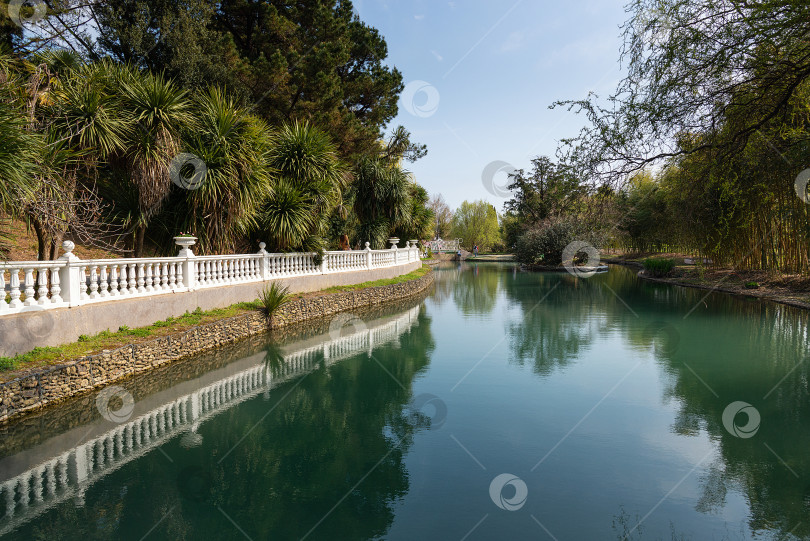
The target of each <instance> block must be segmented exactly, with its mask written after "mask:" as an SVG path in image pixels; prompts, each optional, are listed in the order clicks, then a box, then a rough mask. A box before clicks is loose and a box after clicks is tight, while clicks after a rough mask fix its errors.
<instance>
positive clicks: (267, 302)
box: [259, 282, 290, 324]
mask: <svg viewBox="0 0 810 541" xmlns="http://www.w3.org/2000/svg"><path fill="white" fill-rule="evenodd" d="M289 292H290V288H288V287H287V286H283V287H282V286H281V285H279V283H278V282H273V283H272V284H271V285H270V287H267V286H265V287H264V289H263V290H262V292H261V293H259V311H260V312H261V313H262V314H264V317H265V318H267V323H268V324H270V323H271V322H272V320H273V315H274V314H275V313H276V312H278V310H279V309H280V308H281V307H282V306H284V305H285V304H287V303H288V302H289V301H290V297H289Z"/></svg>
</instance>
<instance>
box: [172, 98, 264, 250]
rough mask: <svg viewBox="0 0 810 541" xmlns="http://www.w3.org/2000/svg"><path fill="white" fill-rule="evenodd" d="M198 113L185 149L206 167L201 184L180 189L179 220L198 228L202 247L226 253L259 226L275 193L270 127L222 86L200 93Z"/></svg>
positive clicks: (187, 226)
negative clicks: (263, 208) (269, 155)
mask: <svg viewBox="0 0 810 541" xmlns="http://www.w3.org/2000/svg"><path fill="white" fill-rule="evenodd" d="M193 112H194V117H195V120H194V125H193V127H190V129H188V130H185V132H184V146H185V148H184V150H185V152H188V153H191V154H194V155H195V156H197V157H198V158H199V159H201V160H202V161H203V162H204V163H205V168H206V171H205V177H204V179H203V180H202V182H201V184H200V185H199V186H197V187H195V188H196V189H192V190H186V191H185V192H184V193H182V194H180V198H181V201H180V203H179V206H178V207H177V209H176V210H177V212H178V216H180V217H181V218H180V220H179V223H178V224H177V225H178V226H179V229H183V230H192V231H195V232H196V233H197V236H198V237H199V239H200V240H199V246H200V248H201V249H202V250H208V251H215V252H223V251H227V250H230V249H232V248H233V246H234V244H235V243H236V242H237V240H238V239H240V238H241V237H244V235H245V234H246V233H247V232H249V231H253V230H255V229H256V228H257V227H258V223H259V222H258V216H259V209H260V208H261V205H262V204H263V203H264V202H265V201H266V200H267V198H268V196H269V195H270V193H271V169H270V167H269V165H268V163H267V153H268V152H269V151H270V145H271V139H270V129H269V128H268V126H267V124H266V123H265V122H264V121H263V120H261V119H259V118H257V117H255V116H253V115H251V114H249V112H248V111H247V109H245V108H243V107H241V106H239V105H238V104H237V103H236V102H235V101H234V100H233V99H231V98H229V97H228V96H227V95H226V93H225V92H224V91H223V90H221V89H219V88H213V87H212V88H209V89H208V90H207V91H206V92H204V93H202V94H200V95H199V96H197V98H196V99H195V103H194V110H193Z"/></svg>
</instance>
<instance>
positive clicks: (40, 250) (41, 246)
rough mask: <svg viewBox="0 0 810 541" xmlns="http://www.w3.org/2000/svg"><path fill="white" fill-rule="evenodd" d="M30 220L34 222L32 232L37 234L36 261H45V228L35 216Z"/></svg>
mask: <svg viewBox="0 0 810 541" xmlns="http://www.w3.org/2000/svg"><path fill="white" fill-rule="evenodd" d="M31 222H32V223H33V224H34V232H35V233H36V234H37V261H45V251H46V247H47V245H48V234H47V233H46V232H45V228H44V227H43V226H42V223H40V222H39V220H37V219H36V218H34V219H32V220H31Z"/></svg>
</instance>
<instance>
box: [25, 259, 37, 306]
mask: <svg viewBox="0 0 810 541" xmlns="http://www.w3.org/2000/svg"><path fill="white" fill-rule="evenodd" d="M24 271H25V306H33V305H35V304H36V303H37V300H36V293H37V292H36V290H35V289H34V268H33V267H28V268H26V269H25V270H24Z"/></svg>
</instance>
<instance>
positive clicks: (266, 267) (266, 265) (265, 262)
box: [258, 242, 270, 282]
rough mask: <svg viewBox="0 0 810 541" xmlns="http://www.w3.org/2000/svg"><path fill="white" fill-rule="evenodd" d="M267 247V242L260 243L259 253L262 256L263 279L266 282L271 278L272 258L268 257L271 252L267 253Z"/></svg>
mask: <svg viewBox="0 0 810 541" xmlns="http://www.w3.org/2000/svg"><path fill="white" fill-rule="evenodd" d="M266 247H267V244H265V243H263V242H260V243H259V251H258V255H260V256H262V261H261V265H262V280H263V281H265V282H266V281H267V280H269V279H270V260H269V259H268V258H267V256H268V255H269V254H268V253H267V250H265V248H266Z"/></svg>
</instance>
